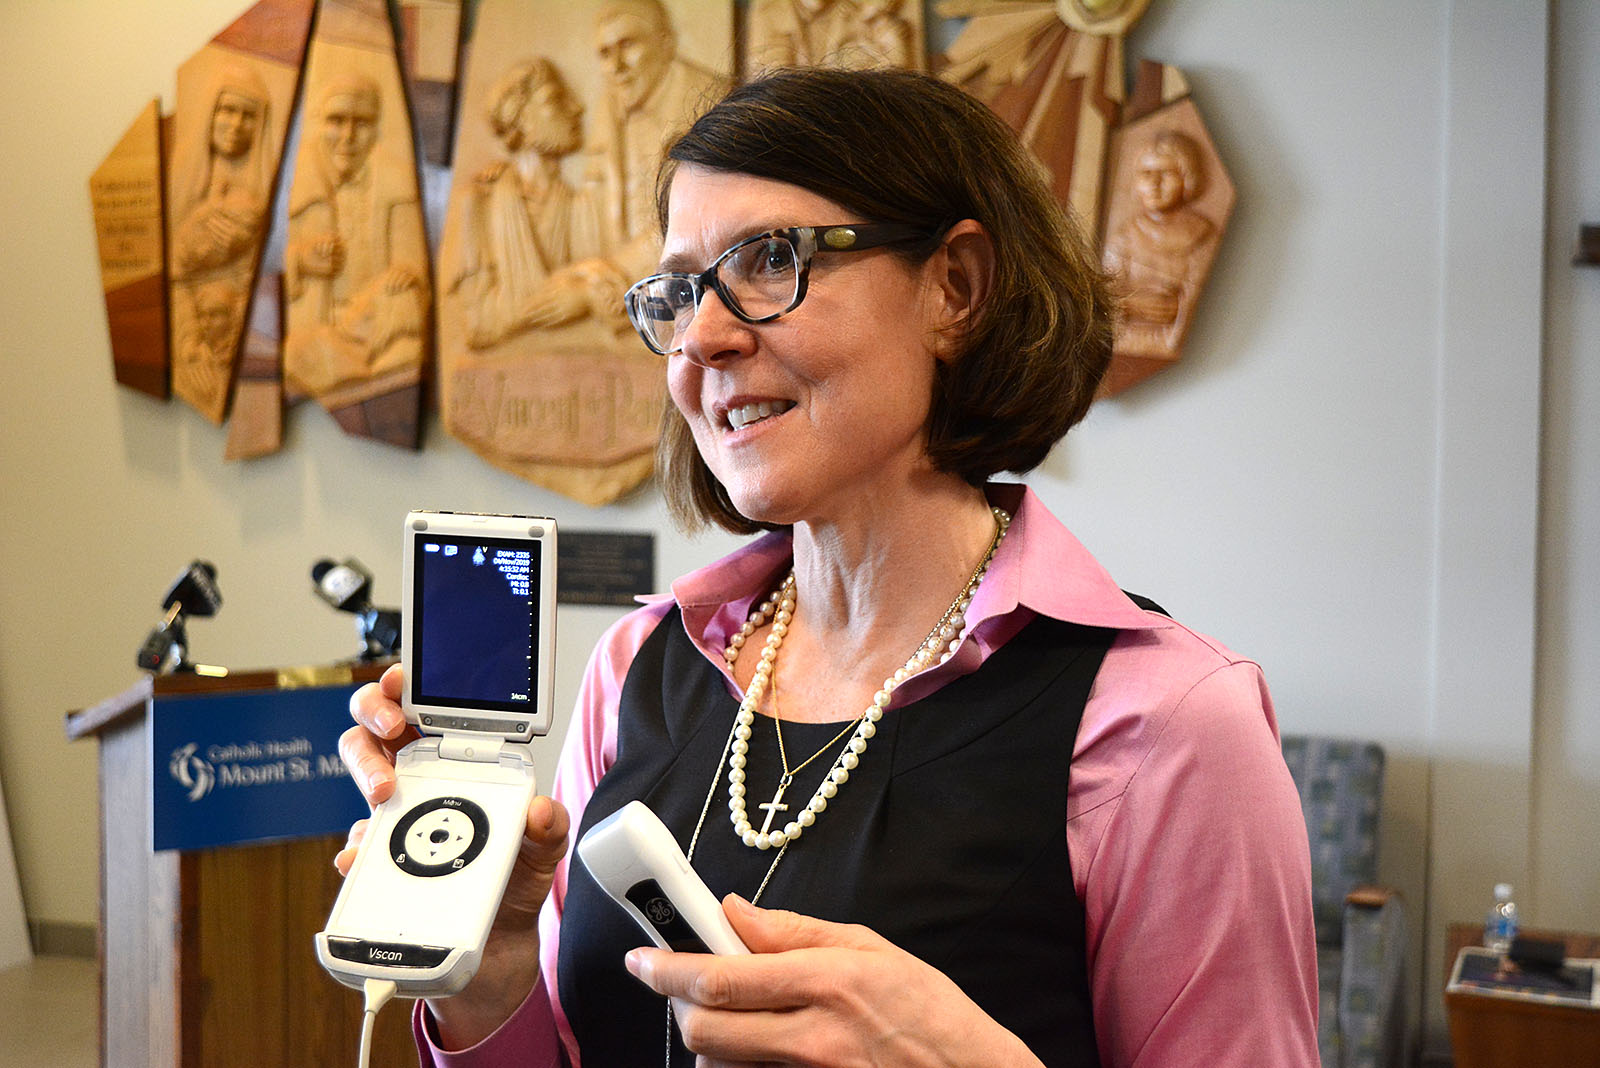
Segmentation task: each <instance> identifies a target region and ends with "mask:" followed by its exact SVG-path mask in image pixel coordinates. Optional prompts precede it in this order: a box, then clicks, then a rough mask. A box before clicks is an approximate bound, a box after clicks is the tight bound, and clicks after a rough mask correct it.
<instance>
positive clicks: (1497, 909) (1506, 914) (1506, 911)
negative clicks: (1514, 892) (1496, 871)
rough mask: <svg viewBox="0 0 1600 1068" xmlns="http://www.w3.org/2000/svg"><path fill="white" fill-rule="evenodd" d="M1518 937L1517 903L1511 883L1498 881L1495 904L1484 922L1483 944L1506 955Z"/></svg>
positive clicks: (1495, 888) (1495, 889) (1495, 890)
mask: <svg viewBox="0 0 1600 1068" xmlns="http://www.w3.org/2000/svg"><path fill="white" fill-rule="evenodd" d="M1516 937H1517V903H1516V902H1515V901H1512V900H1511V884H1510V883H1496V884H1495V887H1494V904H1493V905H1492V906H1490V908H1489V915H1488V916H1487V917H1486V918H1485V919H1484V922H1483V944H1484V945H1486V946H1488V947H1489V948H1490V949H1492V950H1493V951H1494V952H1496V953H1499V954H1500V955H1501V956H1504V955H1505V954H1506V953H1507V952H1509V951H1510V949H1511V942H1512V940H1513V939H1515V938H1516Z"/></svg>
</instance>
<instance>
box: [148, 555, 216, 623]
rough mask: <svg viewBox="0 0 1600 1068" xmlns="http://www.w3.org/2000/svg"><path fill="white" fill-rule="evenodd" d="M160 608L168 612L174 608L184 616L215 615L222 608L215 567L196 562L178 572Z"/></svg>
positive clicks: (206, 562)
mask: <svg viewBox="0 0 1600 1068" xmlns="http://www.w3.org/2000/svg"><path fill="white" fill-rule="evenodd" d="M161 607H162V608H164V609H166V610H167V611H169V612H170V611H171V610H172V609H173V608H174V607H176V608H177V609H178V613H179V614H180V615H186V616H214V615H216V614H217V609H219V608H221V607H222V592H221V591H220V590H218V589H217V569H216V566H215V565H214V564H212V563H210V562H209V561H206V560H196V561H195V562H194V563H192V564H190V565H189V566H188V567H186V568H184V569H183V570H182V571H180V572H178V577H177V578H175V579H173V580H172V585H171V586H169V587H168V588H167V592H166V596H164V597H162V598H161Z"/></svg>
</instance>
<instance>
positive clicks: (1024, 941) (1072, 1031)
mask: <svg viewBox="0 0 1600 1068" xmlns="http://www.w3.org/2000/svg"><path fill="white" fill-rule="evenodd" d="M1114 633H1115V632H1113V631H1109V630H1101V629H1096V628H1090V627H1082V626H1077V625H1074V624H1069V623H1062V622H1058V621H1056V620H1052V619H1048V618H1045V617H1038V618H1035V619H1034V620H1033V621H1032V622H1030V623H1029V624H1028V625H1027V626H1026V627H1024V628H1023V630H1022V631H1021V633H1019V634H1018V635H1017V636H1016V637H1014V638H1012V639H1011V640H1010V641H1008V642H1007V643H1006V644H1005V645H1004V646H1003V647H1002V648H1001V649H999V650H998V651H997V652H995V653H994V654H993V655H992V656H990V657H989V659H988V660H987V661H985V662H984V664H983V665H982V666H981V667H980V668H979V669H978V670H977V671H976V672H974V673H972V674H970V675H967V676H965V677H963V678H961V679H958V680H956V681H954V682H952V683H950V684H949V685H947V686H945V687H943V688H942V689H940V690H938V691H937V692H935V693H933V694H931V695H929V696H927V697H924V698H922V699H921V700H919V701H917V702H915V703H914V704H911V705H908V706H906V707H904V708H901V709H896V710H892V711H890V712H889V713H888V714H887V715H885V716H884V718H883V720H882V722H881V723H879V725H878V728H879V729H878V733H877V736H876V737H874V738H873V739H872V741H871V743H870V745H869V747H868V749H867V751H866V753H865V754H864V755H863V756H862V757H861V764H860V766H859V767H858V768H857V769H856V770H855V771H853V772H851V773H850V779H849V781H848V782H847V783H846V784H845V785H844V786H843V787H841V788H840V790H839V793H838V795H837V797H836V798H835V799H834V800H832V801H830V802H829V803H828V808H827V810H826V811H825V812H824V813H822V814H821V815H820V816H819V817H818V819H817V821H816V824H815V825H814V826H812V827H811V828H809V829H808V830H807V831H806V832H805V834H804V836H803V837H801V838H800V839H799V841H797V842H796V843H795V844H794V845H792V846H790V847H789V852H788V854H787V855H786V856H785V857H784V858H783V862H782V863H781V864H779V865H778V868H777V871H776V872H775V873H774V875H773V876H772V880H771V882H770V883H769V884H768V886H767V889H766V891H765V893H764V894H763V895H762V897H761V900H760V902H759V903H760V904H761V905H763V906H766V907H770V908H786V909H792V910H794V911H797V912H802V913H806V914H808V915H811V916H816V917H819V918H821V919H825V920H835V921H839V922H847V923H860V924H865V925H866V926H867V927H870V928H872V929H873V930H874V931H876V932H878V933H879V934H881V935H883V936H884V937H885V938H888V939H889V940H890V941H892V942H894V943H895V944H896V945H898V946H900V947H901V948H903V949H905V950H907V951H908V952H910V953H912V954H914V955H915V956H917V957H918V958H920V959H921V960H923V961H925V962H927V963H928V964H931V965H932V966H933V967H935V968H937V969H939V970H940V971H941V972H943V973H944V974H945V975H947V976H949V977H950V978H951V979H952V980H953V981H954V982H955V983H956V984H957V985H959V986H960V987H961V988H962V990H963V991H964V992H965V993H966V994H967V996H968V997H970V998H972V999H973V1000H974V1001H975V1002H977V1004H978V1005H980V1006H981V1007H982V1008H983V1009H984V1011H986V1012H987V1013H988V1014H989V1015H990V1016H992V1017H994V1019H996V1020H997V1021H999V1022H1000V1023H1001V1024H1002V1025H1004V1026H1005V1027H1006V1028H1008V1029H1009V1030H1011V1031H1012V1032H1013V1033H1015V1034H1016V1035H1018V1036H1019V1037H1020V1038H1021V1039H1022V1040H1023V1041H1024V1042H1025V1043H1026V1044H1027V1045H1028V1048H1029V1049H1031V1050H1032V1051H1033V1053H1034V1055H1035V1056H1037V1057H1038V1058H1039V1059H1040V1060H1042V1061H1043V1062H1044V1063H1045V1064H1046V1065H1050V1066H1051V1068H1069V1066H1070V1068H1079V1066H1089V1068H1094V1066H1097V1065H1098V1063H1099V1062H1098V1057H1097V1054H1096V1051H1095V1041H1094V1027H1093V1016H1092V1014H1091V1008H1090V1000H1089V981H1088V969H1087V965H1086V962H1085V957H1084V915H1083V907H1082V905H1081V904H1080V903H1079V901H1078V899H1077V895H1076V894H1075V893H1074V892H1073V883H1072V870H1071V867H1070V865H1069V862H1068V858H1067V843H1066V833H1065V828H1066V811H1067V772H1068V767H1069V765H1070V762H1071V759H1072V748H1073V743H1074V740H1075V738H1076V737H1077V733H1078V723H1079V721H1080V720H1081V718H1082V716H1083V708H1084V704H1085V702H1086V700H1087V699H1088V694H1089V687H1090V685H1091V684H1092V683H1093V682H1094V677H1095V673H1096V672H1097V671H1098V670H1099V668H1100V662H1101V660H1102V659H1103V658H1104V656H1105V653H1106V650H1107V649H1108V648H1109V647H1110V644H1111V640H1112V638H1113V636H1114ZM737 710H738V702H737V701H735V700H734V699H733V698H732V697H731V696H729V694H728V691H727V687H726V683H725V682H724V681H723V678H722V676H721V675H720V674H719V673H718V672H717V670H716V668H714V667H713V666H712V665H711V664H710V663H709V662H708V661H707V660H706V658H705V657H704V656H703V655H701V653H700V652H699V650H697V649H696V648H695V647H694V645H693V644H692V643H691V642H690V640H689V637H688V635H687V634H686V633H685V631H684V628H683V622H682V618H681V616H680V615H679V613H678V611H677V609H673V610H672V611H671V612H670V613H669V614H668V615H667V616H666V617H665V618H664V619H663V620H662V622H661V624H660V625H659V626H658V627H657V628H656V630H655V632H654V633H653V634H651V636H650V637H649V638H648V639H646V641H645V643H644V645H643V646H642V647H641V648H640V650H639V653H638V655H637V657H636V658H635V660H634V662H633V664H632V666H631V668H630V669H629V671H628V676H627V679H626V680H625V681H624V683H623V689H622V695H621V704H620V711H619V721H618V740H617V761H616V764H615V765H614V766H613V767H612V768H611V769H610V770H609V771H608V772H607V773H606V775H605V777H604V778H603V779H602V780H601V782H600V784H599V787H598V788H597V789H596V791H595V793H594V796H593V797H592V798H591V799H590V801H589V805H588V807H587V809H586V810H585V812H584V816H583V820H582V826H581V828H580V836H581V832H585V831H587V830H588V829H589V828H590V827H591V826H593V825H594V824H595V823H597V822H598V821H599V820H601V819H603V818H604V817H606V816H608V815H610V814H611V813H613V812H615V811H616V810H617V809H619V808H621V807H622V806H623V805H624V804H626V803H627V802H628V801H630V800H633V799H635V798H638V799H641V800H643V801H644V802H645V803H646V804H648V805H649V806H650V807H651V808H652V809H654V810H655V812H656V814H657V815H659V816H660V817H661V819H662V821H663V822H665V823H666V825H667V827H668V828H670V829H671V830H672V832H673V834H674V836H675V837H676V838H677V839H678V843H679V845H680V846H681V847H684V848H685V849H687V846H688V843H689V840H690V838H691V836H692V835H693V833H694V827H695V823H696V821H697V820H699V818H700V813H701V810H702V806H703V805H704V804H705V799H706V791H707V790H708V789H710V788H711V779H712V775H713V774H714V773H715V772H716V768H717V763H718V760H719V758H720V757H721V756H722V753H723V747H724V745H725V744H726V742H727V739H728V732H729V730H730V729H731V727H732V725H733V718H734V714H735V712H736V711H737ZM840 727H841V724H831V725H830V724H801V723H786V724H785V725H784V728H783V733H784V745H785V749H786V750H787V752H788V753H789V754H790V761H791V764H795V763H798V762H799V761H801V760H804V759H805V758H806V757H808V756H810V755H811V754H812V753H813V752H815V751H816V750H817V749H818V747H820V746H822V745H823V744H824V743H825V742H827V741H828V740H829V739H830V738H832V737H833V736H834V735H835V734H837V733H838V731H839V729H840ZM841 744H842V743H841ZM837 752H838V747H837V746H834V747H830V748H829V750H828V752H827V753H825V754H824V755H823V756H821V757H818V758H817V760H816V761H815V762H814V763H812V764H810V765H808V766H807V767H806V769H805V770H804V771H802V772H800V773H799V774H798V775H797V776H796V780H795V785H794V786H793V787H792V788H791V789H790V792H789V794H788V796H787V799H786V800H787V801H789V802H790V803H791V804H790V809H789V814H786V815H784V816H782V817H780V821H775V824H774V825H775V826H781V820H782V819H792V818H793V813H795V812H798V811H799V809H800V808H801V807H802V806H804V805H805V803H806V802H807V801H808V800H810V798H811V794H812V792H813V791H815V789H816V787H817V784H818V783H819V782H821V780H822V778H823V776H824V775H826V774H827V772H828V769H829V768H830V767H831V766H832V764H833V759H834V756H835V755H836V754H837ZM746 772H747V774H748V785H749V788H750V794H749V797H748V798H747V801H748V803H749V806H750V811H751V812H752V813H754V814H755V816H756V817H758V818H757V819H756V820H755V822H756V824H757V826H760V824H761V822H762V819H764V813H762V812H760V811H759V809H757V807H756V806H757V804H758V803H760V802H762V801H764V800H766V799H767V798H768V797H769V796H770V795H769V794H768V793H767V791H768V790H769V789H775V788H776V786H777V782H778V779H779V777H780V775H781V774H782V767H781V764H780V762H779V758H778V747H777V741H776V734H775V731H774V729H773V726H772V722H771V720H769V719H767V718H765V717H757V720H756V723H755V726H754V735H753V736H752V738H751V740H750V752H749V755H748V765H747V767H746ZM727 802H728V787H727V781H726V771H724V772H723V775H722V777H721V780H720V781H719V782H718V783H717V784H716V787H715V789H714V791H713V792H712V797H711V804H710V807H709V809H708V810H707V811H706V817H705V824H704V828H703V829H702V831H701V833H700V840H699V843H698V845H697V847H696V850H695V855H694V857H693V858H692V859H693V863H694V867H695V870H696V871H697V872H699V873H700V876H701V877H702V878H703V879H704V880H705V882H706V884H707V886H709V887H710V888H711V891H712V893H714V894H716V895H717V896H718V897H721V896H722V895H724V894H727V893H739V894H742V895H743V896H744V897H746V898H749V897H751V896H752V895H753V894H755V892H756V889H757V887H759V886H760V885H761V880H762V878H763V877H764V876H765V875H766V873H767V869H768V867H769V866H770V865H771V864H772V860H773V858H774V857H775V856H776V853H775V852H771V851H759V850H755V849H751V848H749V847H747V846H745V845H744V844H743V843H742V842H740V841H739V840H738V839H737V838H735V836H734V833H733V828H732V825H731V824H730V822H729V819H728V804H727ZM573 840H574V841H577V840H578V839H577V838H574V839H573ZM644 944H647V939H646V938H645V936H644V935H643V934H642V933H641V932H640V931H639V930H638V928H637V927H636V926H635V925H634V923H633V921H632V920H631V919H630V918H629V917H628V916H627V915H626V914H625V913H624V912H623V911H622V909H620V908H618V907H617V906H616V905H615V904H614V903H612V901H611V900H610V899H609V898H608V897H606V895H605V892H604V891H602V890H601V889H600V888H599V887H598V886H597V885H596V884H595V882H594V880H593V879H591V878H590V877H589V874H588V872H586V871H585V870H584V869H583V865H582V863H581V862H579V861H577V860H576V859H574V861H573V863H572V867H571V875H570V879H569V883H568V891H567V898H566V905H565V912H564V914H563V918H562V924H561V949H560V955H559V961H558V980H559V987H560V992H561V1004H562V1007H563V1008H564V1009H565V1011H566V1013H567V1016H568V1019H569V1020H570V1021H571V1024H572V1028H573V1032H574V1034H575V1035H576V1036H577V1039H578V1044H579V1049H580V1050H581V1051H582V1056H583V1065H584V1068H643V1066H649V1065H654V1064H660V1063H662V1061H663V1059H664V1050H665V1045H666V1009H665V1000H664V999H662V998H660V997H658V996H656V995H655V994H654V993H653V992H651V991H650V990H649V989H647V988H646V987H644V986H643V985H641V984H640V983H639V982H638V981H637V980H635V979H634V978H633V977H632V976H630V975H629V974H628V973H627V971H626V969H625V968H624V967H623V963H622V958H623V956H624V954H625V953H626V952H627V951H628V950H630V949H632V948H634V947H636V946H639V945H644ZM673 1043H674V1054H673V1057H672V1063H673V1064H674V1065H692V1064H693V1063H694V1059H693V1057H692V1055H690V1054H689V1053H688V1052H687V1051H686V1050H685V1049H684V1047H683V1045H682V1040H681V1039H680V1038H679V1037H678V1036H677V1035H676V1034H674V1036H673Z"/></svg>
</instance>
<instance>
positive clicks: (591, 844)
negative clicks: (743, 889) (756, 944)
mask: <svg viewBox="0 0 1600 1068" xmlns="http://www.w3.org/2000/svg"><path fill="white" fill-rule="evenodd" d="M578 857H579V859H580V860H582V861H583V866H584V867H585V868H588V869H589V874H590V875H593V876H594V879H595V882H597V883H599V884H600V886H601V888H602V889H604V890H605V892H606V893H607V894H609V895H611V899H612V900H613V901H615V902H616V903H617V904H619V905H621V906H622V908H623V909H624V911H626V912H627V913H628V915H629V916H632V917H633V920H634V922H635V923H637V924H638V925H639V927H640V928H641V929H642V930H643V931H644V933H645V934H647V935H649V936H650V940H651V941H652V942H654V943H655V944H656V945H657V946H660V947H661V948H662V949H671V950H675V951H677V952H680V953H721V954H725V955H735V954H745V953H749V952H750V951H749V950H748V949H747V948H745V944H744V942H743V941H741V940H740V938H739V936H738V935H737V934H736V933H734V930H733V925H732V924H730V923H729V922H728V917H727V914H726V913H724V912H723V911H722V904H721V903H720V902H719V901H717V898H716V896H715V895H714V894H712V892H711V891H710V889H708V888H707V886H706V884H705V883H704V882H702V881H701V879H700V876H699V875H697V874H695V870H694V869H693V868H691V867H690V866H689V861H688V859H687V858H686V857H685V856H684V855H683V850H681V849H679V848H678V842H677V839H675V838H673V837H672V832H671V831H669V830H667V827H666V824H664V823H662V822H661V818H660V817H659V816H657V815H656V814H655V813H654V812H652V811H650V808H649V806H648V805H646V804H645V803H644V802H643V801H629V802H628V803H627V804H626V805H624V806H622V808H620V809H618V810H617V811H616V812H613V813H612V814H611V815H609V816H607V817H606V818H605V819H603V820H601V821H600V822H599V823H597V824H595V825H594V826H593V827H591V828H590V829H589V833H587V834H585V835H584V836H583V840H582V841H580V842H579V843H578Z"/></svg>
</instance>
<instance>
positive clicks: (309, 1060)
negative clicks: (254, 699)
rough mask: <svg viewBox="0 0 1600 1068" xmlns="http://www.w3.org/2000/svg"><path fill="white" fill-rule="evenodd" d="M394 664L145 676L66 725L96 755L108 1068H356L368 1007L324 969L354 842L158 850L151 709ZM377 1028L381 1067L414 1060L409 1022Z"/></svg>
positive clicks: (349, 678)
mask: <svg viewBox="0 0 1600 1068" xmlns="http://www.w3.org/2000/svg"><path fill="white" fill-rule="evenodd" d="M384 666H385V665H382V664H379V665H366V664H362V665H354V666H341V667H338V668H333V669H315V670H310V671H304V670H302V671H294V672H271V671H268V672H251V673H248V674H234V675H229V676H228V677H226V678H220V679H219V678H201V677H197V676H194V675H166V676H160V677H157V678H153V679H152V678H145V679H142V680H141V681H140V682H138V683H137V684H135V685H134V686H131V687H129V688H128V689H127V690H125V691H123V692H122V693H120V694H118V695H116V696H115V697H112V698H110V699H108V700H106V701H103V702H101V703H100V704H98V705H95V706H94V707H92V708H87V709H84V710H82V711H80V712H74V713H72V714H70V715H69V716H68V717H67V724H66V730H67V736H68V737H69V738H71V739H78V738H85V737H90V736H92V737H95V738H97V739H98V740H99V743H100V763H99V768H100V872H101V875H100V929H99V940H98V941H99V960H100V1063H101V1064H102V1065H104V1066H107V1068H123V1066H143V1065H153V1066H174V1068H233V1066H238V1068H267V1066H276V1065H283V1066H285V1068H288V1066H290V1065H293V1066H297V1068H298V1066H301V1065H319V1066H321V1065H328V1066H333V1068H340V1066H343V1065H354V1064H355V1063H356V1060H357V1057H358V1054H359V1045H360V1034H361V1007H362V1006H361V995H360V994H359V993H358V992H356V991H354V990H350V989H348V988H346V987H344V986H341V985H339V984H338V983H336V982H335V981H334V980H333V979H332V978H331V977H329V975H328V974H327V973H326V972H325V971H323V970H322V967H321V966H320V965H319V964H318V963H317V959H316V952H315V950H314V949H313V946H312V936H313V935H314V934H315V933H316V932H317V931H320V930H321V929H322V926H323V924H324V922H325V921H326V920H327V917H328V911H329V910H330V909H331V908H332V907H333V899H334V897H335V896H336V895H337V894H338V890H339V874H338V872H336V871H335V870H334V868H333V855H334V853H335V852H336V851H337V850H339V849H340V848H341V847H342V846H343V845H344V835H342V834H336V835H323V836H316V837H308V838H300V839H296V840H292V841H276V842H268V843H264V844H253V845H240V846H230V847H223V848H217V849H206V850H196V851H189V852H178V851H167V852H159V853H158V852H153V851H152V849H151V844H150V843H151V829H150V828H151V804H152V801H151V797H152V782H151V750H150V745H151V742H150V732H151V724H152V719H153V711H154V702H155V700H156V699H157V698H161V697H166V696H169V695H171V696H176V695H194V696H201V697H206V696H222V695H232V694H241V693H245V692H248V691H270V690H274V689H288V688H303V687H306V686H343V687H346V688H348V687H349V686H350V684H352V683H359V682H365V681H368V680H370V679H375V678H376V677H377V676H378V674H379V673H380V672H381V670H382V668H383V667H384ZM411 1005H412V1003H411V1002H409V1001H404V1000H400V999H396V1000H395V1002H394V1003H392V1004H391V1005H390V1006H389V1007H388V1008H386V1009H385V1010H384V1011H383V1012H382V1013H381V1014H379V1016H378V1021H377V1033H376V1036H375V1039H374V1044H373V1053H372V1064H373V1065H374V1066H375V1068H385V1066H390V1065H412V1064H415V1063H416V1053H415V1048H414V1046H413V1044H412V1039H411V1028H410V1017H409V1010H410V1008H411Z"/></svg>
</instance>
